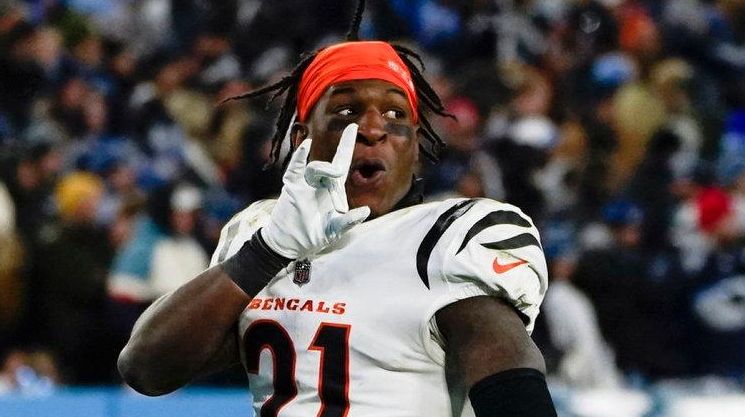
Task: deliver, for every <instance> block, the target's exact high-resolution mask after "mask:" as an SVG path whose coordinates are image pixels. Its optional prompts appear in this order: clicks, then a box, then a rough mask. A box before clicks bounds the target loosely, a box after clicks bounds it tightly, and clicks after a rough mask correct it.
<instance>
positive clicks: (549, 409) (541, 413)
mask: <svg viewBox="0 0 745 417" xmlns="http://www.w3.org/2000/svg"><path fill="white" fill-rule="evenodd" d="M468 396H469V397H470V399H471V405H472V406H473V410H474V411H475V412H476V416H477V417H556V409H555V408H554V403H553V401H552V400H551V394H550V393H549V392H548V385H546V377H545V376H544V375H543V374H542V373H541V372H540V371H538V370H537V369H532V368H518V369H509V370H507V371H503V372H498V373H496V374H493V375H490V376H487V377H486V378H484V379H482V380H481V381H479V382H477V383H475V384H474V385H473V386H472V387H471V390H470V391H469V393H468Z"/></svg>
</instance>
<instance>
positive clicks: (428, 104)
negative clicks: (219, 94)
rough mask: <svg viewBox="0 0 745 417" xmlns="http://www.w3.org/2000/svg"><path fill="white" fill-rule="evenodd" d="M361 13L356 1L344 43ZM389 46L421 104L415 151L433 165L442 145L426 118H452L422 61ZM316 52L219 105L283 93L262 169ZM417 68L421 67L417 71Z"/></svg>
mask: <svg viewBox="0 0 745 417" xmlns="http://www.w3.org/2000/svg"><path fill="white" fill-rule="evenodd" d="M364 10H365V1H364V0H359V1H358V2H357V7H356V9H355V14H354V17H353V19H352V23H351V24H350V27H349V31H348V32H347V34H346V37H345V38H346V40H347V41H349V42H354V41H359V30H360V24H361V23H362V14H363V12H364ZM391 46H392V47H393V49H394V50H395V51H396V54H397V55H398V56H399V57H400V58H401V60H402V61H403V62H404V64H405V65H406V67H407V68H408V69H409V72H410V73H411V78H412V81H413V82H414V90H415V91H416V94H417V97H418V98H419V101H420V102H421V104H423V105H421V106H419V109H417V115H418V117H419V120H420V124H421V128H420V129H419V133H420V134H421V136H422V137H423V138H424V139H425V140H426V142H427V144H428V146H427V147H425V146H423V144H422V143H420V144H419V149H420V150H421V151H422V153H423V154H424V156H425V157H426V158H427V159H429V160H430V161H431V162H432V163H435V162H437V161H438V160H439V156H440V155H441V154H442V152H443V151H444V150H445V146H446V145H445V142H444V141H443V140H442V138H441V137H440V136H439V135H438V134H437V132H435V130H434V128H433V127H432V124H431V123H430V122H429V120H428V119H427V117H426V115H427V114H428V113H429V112H430V111H431V112H433V113H435V114H437V115H439V116H443V117H450V118H452V119H455V116H453V115H452V114H450V113H448V112H447V111H446V110H445V107H444V106H443V105H442V101H441V100H440V97H439V96H438V95H437V92H435V90H434V89H433V88H432V86H431V85H430V84H429V83H428V82H427V80H426V79H425V78H424V76H423V75H422V71H423V70H424V62H422V59H421V57H420V56H419V55H418V54H417V53H416V52H414V51H412V50H411V49H408V48H406V47H404V46H401V45H394V44H391ZM318 52H319V51H316V52H313V53H310V54H304V55H303V56H301V58H300V62H299V63H298V64H297V65H296V66H295V68H293V69H292V71H291V72H290V74H289V75H287V76H285V77H283V78H282V79H281V80H279V81H277V82H276V83H274V84H271V85H268V86H266V87H263V88H260V89H258V90H254V91H250V92H248V93H245V94H241V95H237V96H234V97H229V98H227V99H225V100H224V101H223V103H225V102H227V101H232V100H241V99H248V98H254V97H258V96H262V95H265V94H268V93H272V92H273V94H272V96H271V98H270V99H269V103H267V105H268V104H270V103H272V102H273V101H274V100H275V99H277V98H278V97H279V96H281V95H283V94H284V95H285V99H284V102H283V103H282V107H281V108H280V111H279V116H278V117H277V122H276V125H275V126H276V130H275V132H274V136H272V149H271V152H270V154H271V160H270V161H269V163H268V164H267V167H265V168H269V167H272V166H275V165H276V163H277V161H278V160H279V158H280V153H281V150H282V141H283V140H284V139H285V136H286V134H287V132H288V131H289V129H290V127H291V126H290V125H291V123H292V121H293V116H294V115H295V109H296V107H297V93H298V88H299V87H300V80H301V79H302V77H303V73H304V72H305V70H306V69H307V68H308V66H309V65H310V63H311V62H313V59H315V57H316V55H317V54H318ZM414 61H416V62H417V63H418V64H419V66H417V65H416V64H415V63H414ZM419 67H421V69H420V68H419ZM293 150H294V148H293V146H292V142H290V152H288V153H287V155H286V156H285V159H284V161H282V165H283V166H286V165H287V163H288V162H289V160H290V158H291V156H292V151H293Z"/></svg>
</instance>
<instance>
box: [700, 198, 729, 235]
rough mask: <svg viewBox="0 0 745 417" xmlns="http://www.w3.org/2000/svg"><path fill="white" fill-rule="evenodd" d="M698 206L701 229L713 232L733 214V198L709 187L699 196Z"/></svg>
mask: <svg viewBox="0 0 745 417" xmlns="http://www.w3.org/2000/svg"><path fill="white" fill-rule="evenodd" d="M696 206H697V207H698V226H699V228H700V229H701V230H703V231H704V232H712V231H714V230H715V229H716V228H717V226H718V225H719V223H720V222H721V221H722V220H724V219H725V218H727V216H728V215H729V214H730V213H731V212H732V197H730V195H729V194H727V193H726V192H725V191H724V190H722V189H721V188H717V187H709V188H705V189H703V190H702V191H701V192H700V193H699V194H698V196H697V197H696Z"/></svg>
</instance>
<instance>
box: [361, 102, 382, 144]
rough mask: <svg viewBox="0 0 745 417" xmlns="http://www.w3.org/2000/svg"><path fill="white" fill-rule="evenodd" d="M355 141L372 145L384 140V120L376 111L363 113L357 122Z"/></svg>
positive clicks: (370, 110)
mask: <svg viewBox="0 0 745 417" xmlns="http://www.w3.org/2000/svg"><path fill="white" fill-rule="evenodd" d="M358 124H359V128H358V129H357V140H358V141H360V142H363V143H365V144H367V145H374V144H375V143H377V142H380V141H382V140H385V138H386V131H385V119H384V118H383V115H381V114H380V112H379V111H378V110H376V109H369V110H367V111H365V112H364V113H363V114H362V116H360V119H359V121H358Z"/></svg>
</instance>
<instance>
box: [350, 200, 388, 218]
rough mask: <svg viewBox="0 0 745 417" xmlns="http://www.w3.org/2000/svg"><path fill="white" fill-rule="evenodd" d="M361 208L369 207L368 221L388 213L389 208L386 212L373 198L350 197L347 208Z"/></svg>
mask: <svg viewBox="0 0 745 417" xmlns="http://www.w3.org/2000/svg"><path fill="white" fill-rule="evenodd" d="M362 206H368V207H370V217H368V219H372V218H375V217H378V216H382V215H383V214H385V213H387V212H388V211H390V208H388V209H387V210H386V209H385V207H384V206H385V204H384V203H382V202H381V201H380V199H378V198H375V197H373V196H367V195H365V196H358V197H350V198H349V208H350V209H354V208H357V207H362Z"/></svg>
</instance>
